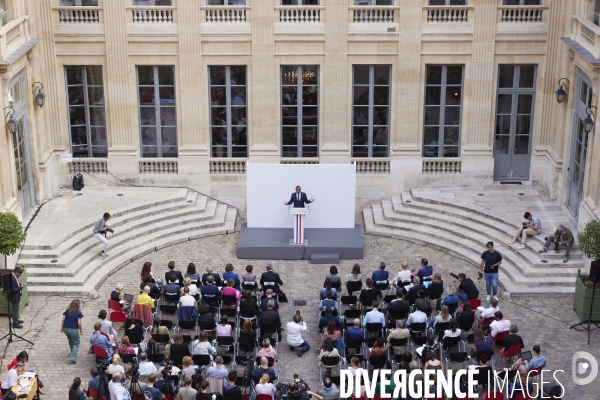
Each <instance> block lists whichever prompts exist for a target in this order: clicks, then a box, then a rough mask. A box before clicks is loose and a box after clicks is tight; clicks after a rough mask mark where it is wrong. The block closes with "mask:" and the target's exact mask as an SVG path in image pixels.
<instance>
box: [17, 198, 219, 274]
mask: <svg viewBox="0 0 600 400" xmlns="http://www.w3.org/2000/svg"><path fill="white" fill-rule="evenodd" d="M191 194H192V196H191V197H192V198H193V200H192V199H190V198H189V197H188V200H187V201H192V203H187V201H186V202H185V203H169V204H167V205H160V206H157V207H151V208H146V209H144V210H140V211H136V212H133V213H132V214H126V215H123V216H121V217H120V218H118V219H116V220H115V221H114V223H113V221H112V218H111V224H110V227H111V228H113V229H114V230H115V232H116V233H115V234H109V239H111V240H119V239H121V238H122V237H131V236H132V233H134V232H133V231H134V230H135V229H136V228H138V227H144V225H146V224H157V223H161V222H167V221H169V220H180V219H183V220H187V219H189V218H194V217H199V218H210V217H211V213H210V211H211V210H208V213H207V212H206V207H207V204H208V198H207V197H205V196H201V197H200V198H199V199H196V198H195V197H196V196H195V193H193V192H191ZM213 211H214V210H213ZM89 243H98V240H97V239H96V238H94V236H93V235H92V230H91V229H90V230H89V231H83V232H79V233H78V234H76V235H74V236H71V237H70V238H69V239H67V240H66V241H64V242H62V243H61V244H60V245H58V246H57V247H55V248H53V249H52V250H24V251H23V252H22V253H21V257H22V258H23V259H28V260H29V259H35V258H44V259H61V258H63V259H64V258H65V256H66V255H67V254H71V258H72V257H73V256H76V255H77V254H75V255H74V254H73V250H74V249H76V248H82V246H87V247H89ZM65 263H66V262H65V261H63V262H62V264H63V265H64V264H65ZM53 266H54V267H58V266H59V265H57V264H53Z"/></svg>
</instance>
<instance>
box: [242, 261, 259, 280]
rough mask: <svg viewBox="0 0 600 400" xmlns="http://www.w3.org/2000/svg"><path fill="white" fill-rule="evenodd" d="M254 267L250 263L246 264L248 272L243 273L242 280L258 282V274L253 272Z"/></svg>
mask: <svg viewBox="0 0 600 400" xmlns="http://www.w3.org/2000/svg"><path fill="white" fill-rule="evenodd" d="M253 270H254V267H253V266H252V265H250V264H248V265H246V273H245V274H244V275H242V282H254V283H256V275H255V274H253V273H252V271H253Z"/></svg>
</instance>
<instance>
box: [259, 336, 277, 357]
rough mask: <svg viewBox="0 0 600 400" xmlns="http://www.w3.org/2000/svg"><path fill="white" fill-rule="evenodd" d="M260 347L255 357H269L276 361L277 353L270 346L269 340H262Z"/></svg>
mask: <svg viewBox="0 0 600 400" xmlns="http://www.w3.org/2000/svg"><path fill="white" fill-rule="evenodd" d="M261 346H262V348H261V349H260V350H259V351H258V353H256V357H271V358H272V359H273V360H275V361H277V352H276V351H275V349H274V348H273V347H272V346H271V341H270V340H269V339H263V341H262V343H261Z"/></svg>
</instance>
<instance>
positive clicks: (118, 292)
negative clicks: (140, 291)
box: [110, 282, 129, 310]
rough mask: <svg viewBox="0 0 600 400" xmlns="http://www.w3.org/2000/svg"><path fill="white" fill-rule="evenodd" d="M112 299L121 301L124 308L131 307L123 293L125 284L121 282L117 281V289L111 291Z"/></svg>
mask: <svg viewBox="0 0 600 400" xmlns="http://www.w3.org/2000/svg"><path fill="white" fill-rule="evenodd" d="M110 299H111V300H113V301H116V302H117V303H119V304H120V305H121V308H122V309H123V310H125V309H127V308H129V305H128V304H127V302H126V301H125V295H124V294H123V284H122V283H121V282H119V283H117V285H116V286H115V290H113V291H112V292H110Z"/></svg>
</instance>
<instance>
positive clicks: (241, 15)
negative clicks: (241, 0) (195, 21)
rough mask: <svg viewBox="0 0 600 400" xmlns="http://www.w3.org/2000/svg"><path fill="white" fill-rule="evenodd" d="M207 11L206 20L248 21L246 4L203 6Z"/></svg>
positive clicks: (219, 21) (215, 21)
mask: <svg viewBox="0 0 600 400" xmlns="http://www.w3.org/2000/svg"><path fill="white" fill-rule="evenodd" d="M202 8H203V9H204V11H205V12H206V22H209V23H210V22H213V23H222V22H225V23H242V22H246V10H247V9H249V8H250V7H246V6H231V7H227V6H210V7H202Z"/></svg>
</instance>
